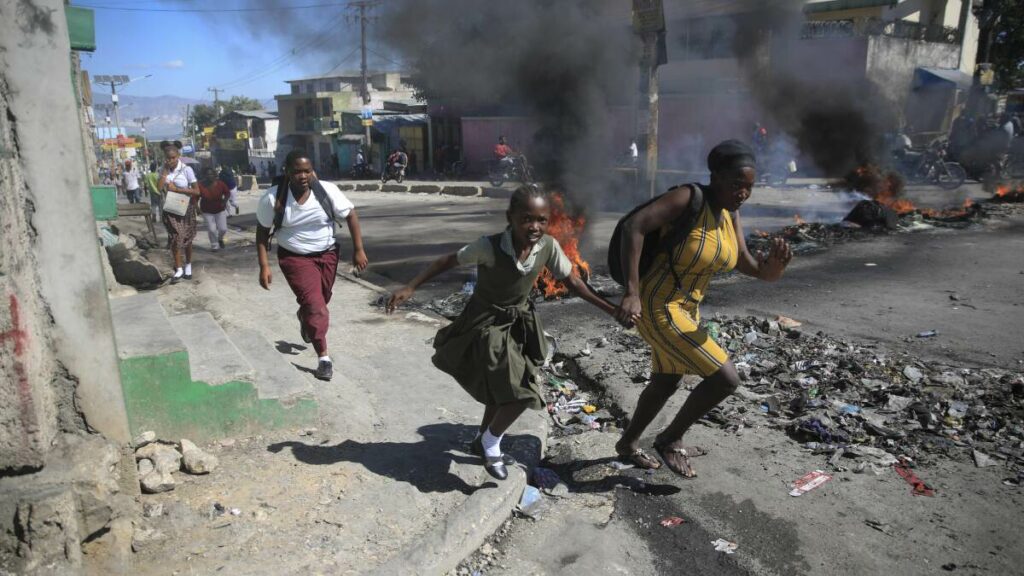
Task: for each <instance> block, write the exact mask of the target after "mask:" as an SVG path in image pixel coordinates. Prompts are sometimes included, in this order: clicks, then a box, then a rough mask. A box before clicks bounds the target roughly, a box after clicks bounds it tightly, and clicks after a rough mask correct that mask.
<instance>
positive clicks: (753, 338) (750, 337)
mask: <svg viewBox="0 0 1024 576" xmlns="http://www.w3.org/2000/svg"><path fill="white" fill-rule="evenodd" d="M743 342H745V343H746V344H753V343H754V342H757V332H754V331H753V330H751V331H750V332H747V333H746V334H744V335H743Z"/></svg>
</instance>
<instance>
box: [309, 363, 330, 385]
mask: <svg viewBox="0 0 1024 576" xmlns="http://www.w3.org/2000/svg"><path fill="white" fill-rule="evenodd" d="M313 376H315V377H316V379H317V380H323V381H325V382H328V381H330V379H331V378H333V377H334V364H331V362H330V360H321V361H320V363H319V364H318V365H317V367H316V372H313Z"/></svg>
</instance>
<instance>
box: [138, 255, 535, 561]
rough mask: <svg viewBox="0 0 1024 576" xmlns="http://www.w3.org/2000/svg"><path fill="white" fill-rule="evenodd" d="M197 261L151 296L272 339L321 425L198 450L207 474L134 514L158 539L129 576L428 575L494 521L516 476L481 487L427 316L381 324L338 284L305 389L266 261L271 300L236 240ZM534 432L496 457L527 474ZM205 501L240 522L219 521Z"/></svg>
mask: <svg viewBox="0 0 1024 576" xmlns="http://www.w3.org/2000/svg"><path fill="white" fill-rule="evenodd" d="M197 264H198V266H197V269H196V272H195V280H194V281H193V282H192V283H190V284H189V283H183V284H179V285H176V286H167V287H165V288H163V289H161V290H160V293H159V298H160V300H161V304H162V305H163V307H164V309H165V310H167V311H168V315H169V316H170V317H171V318H172V319H173V318H174V317H175V316H176V315H184V314H194V313H196V312H200V311H204V310H205V311H208V312H210V313H211V314H212V315H213V317H214V318H215V319H216V321H217V322H218V323H219V324H220V325H221V326H222V327H223V328H224V330H225V332H226V333H227V334H229V335H231V334H234V333H238V332H239V331H246V330H249V331H255V332H257V333H259V334H260V335H261V336H262V337H263V338H264V339H265V340H267V341H269V342H271V343H273V344H274V346H275V348H276V351H277V353H278V354H281V355H282V357H284V358H286V359H287V361H288V362H289V363H290V364H291V365H293V366H294V368H295V371H294V378H300V379H308V380H310V382H311V383H312V384H313V386H314V389H315V396H316V401H317V405H318V406H319V410H320V424H319V425H318V426H317V427H316V429H307V430H286V431H281V432H272V433H267V434H263V435H260V436H256V437H252V438H244V439H242V438H239V439H224V440H221V441H220V442H213V443H211V444H210V445H209V446H208V447H207V448H208V449H209V450H211V451H212V452H214V453H215V454H216V455H217V456H218V457H219V458H220V459H221V468H219V469H218V470H217V471H215V472H214V473H213V474H212V475H210V476H206V477H186V478H185V482H184V483H183V484H181V485H179V486H178V488H177V489H176V490H174V491H173V492H168V493H165V494H159V495H145V496H142V500H143V502H144V503H146V502H160V503H163V504H164V505H165V506H164V513H163V514H162V515H160V516H158V517H157V518H154V519H144V522H145V523H146V524H147V526H148V527H151V528H153V529H155V530H157V531H158V532H159V533H160V534H161V537H162V540H161V541H162V544H161V545H160V546H159V547H157V546H154V547H152V549H149V548H143V550H142V551H141V552H140V553H139V554H137V558H138V560H139V573H142V574H150V573H151V574H156V573H167V568H168V566H174V567H175V568H179V567H180V568H185V567H187V569H188V571H189V573H191V572H195V573H211V572H214V571H216V570H223V569H225V568H226V569H227V570H226V571H225V572H235V573H246V574H253V573H260V574H263V573H266V574H291V573H306V574H308V573H330V574H338V573H345V574H353V573H366V572H374V571H376V572H377V573H382V574H383V573H388V574H413V573H416V574H421V573H430V574H443V573H445V572H447V571H449V570H450V569H452V568H454V567H455V566H456V564H457V563H458V562H459V561H460V560H461V559H462V558H464V557H465V556H466V555H468V554H469V553H470V552H472V551H473V550H474V549H475V548H477V547H478V546H479V545H480V544H481V543H482V542H483V541H484V539H485V538H486V537H487V536H489V535H490V534H491V533H492V532H493V531H494V530H495V529H496V528H497V527H498V526H499V525H500V524H501V523H502V522H503V521H504V520H505V519H506V518H507V517H508V516H509V514H510V513H511V511H512V509H513V507H514V506H515V505H516V504H517V503H518V500H519V497H520V495H521V493H522V490H523V487H524V486H525V481H526V475H525V473H524V472H523V471H522V470H518V469H517V470H515V471H514V473H513V474H510V477H509V479H508V480H506V481H504V482H496V481H494V480H492V479H491V478H490V477H489V476H487V474H486V473H485V471H484V470H483V468H482V467H481V466H480V465H479V463H478V461H477V459H476V458H474V457H472V456H470V455H468V454H467V453H466V452H465V449H466V446H467V444H468V443H469V441H470V440H471V439H472V436H473V434H474V433H475V430H476V425H477V422H478V420H479V417H480V414H481V407H480V406H479V405H477V404H476V403H475V402H474V401H473V400H472V399H471V398H470V397H469V396H468V395H467V394H465V392H463V391H462V390H461V389H460V388H459V386H458V384H457V383H455V382H454V381H453V380H452V379H451V378H449V377H448V376H447V375H445V374H443V373H441V372H440V371H438V370H436V369H435V368H434V367H433V366H432V365H431V363H430V355H431V353H432V351H433V349H432V347H431V346H430V341H431V339H432V338H433V336H434V334H435V332H436V331H437V329H438V328H439V327H440V326H441V325H442V322H443V321H442V320H439V319H436V318H432V317H428V316H426V315H423V314H420V313H416V312H407V313H403V314H397V315H395V316H392V317H388V316H385V315H384V314H383V312H382V310H381V309H380V308H379V307H377V306H376V305H375V302H376V301H377V300H378V299H379V297H380V296H381V294H380V293H379V292H378V291H377V290H375V289H374V287H372V286H370V285H366V284H365V283H363V282H359V281H350V280H346V279H345V278H339V279H338V282H337V284H336V286H335V289H334V299H333V300H332V302H331V305H330V307H331V318H332V319H331V331H330V335H329V342H330V346H331V350H330V354H331V357H332V358H333V359H334V362H335V377H334V380H333V381H332V382H329V383H325V382H319V381H315V380H313V379H312V375H311V371H312V369H313V368H315V366H316V357H315V354H314V353H313V351H312V349H309V348H307V346H306V345H304V344H302V341H301V339H300V338H299V330H298V324H297V322H296V320H295V308H296V305H295V301H294V297H293V295H292V293H291V290H289V288H288V286H287V284H286V282H285V281H284V278H283V276H282V275H281V273H280V271H279V269H278V268H277V265H276V263H273V266H274V268H273V271H274V279H273V285H272V289H271V290H270V291H264V290H263V289H261V288H260V287H259V285H258V283H257V281H256V266H255V255H254V250H253V249H252V246H251V244H250V245H233V246H229V248H228V249H226V250H224V251H221V252H220V253H218V254H216V255H206V254H204V255H203V258H202V263H201V264H199V263H197ZM236 345H237V343H236ZM546 427H547V418H546V415H544V414H540V413H530V414H527V415H526V416H525V417H524V418H523V419H521V421H520V423H519V424H518V427H517V428H515V429H513V431H512V432H511V434H512V442H509V443H508V445H507V446H506V449H507V451H508V452H510V453H512V454H513V455H515V456H516V458H517V459H519V461H520V462H524V463H526V464H527V465H530V466H532V465H533V464H535V463H536V462H537V461H538V460H539V458H540V455H541V454H542V452H543V442H544V441H545V439H546V435H547V430H546ZM214 503H217V504H219V505H221V506H222V507H223V508H225V509H227V510H229V511H230V509H232V508H236V509H237V510H238V512H239V514H238V515H237V516H232V515H231V514H230V513H229V514H219V513H218V512H217V511H216V508H215V507H214ZM184 571H185V570H182V572H184Z"/></svg>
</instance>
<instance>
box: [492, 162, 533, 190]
mask: <svg viewBox="0 0 1024 576" xmlns="http://www.w3.org/2000/svg"><path fill="white" fill-rule="evenodd" d="M487 180H488V181H489V182H490V183H491V186H494V187H495V188H497V187H499V186H501V185H502V184H504V183H505V181H506V180H518V181H520V182H522V183H523V184H530V183H531V182H533V170H531V169H530V164H529V163H528V162H527V161H526V156H524V155H522V154H519V155H517V156H513V157H512V162H502V161H500V160H498V161H495V162H494V164H492V165H491V168H490V170H488V172H487Z"/></svg>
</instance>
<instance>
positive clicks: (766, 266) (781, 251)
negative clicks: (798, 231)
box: [757, 238, 793, 282]
mask: <svg viewBox="0 0 1024 576" xmlns="http://www.w3.org/2000/svg"><path fill="white" fill-rule="evenodd" d="M792 259H793V250H792V249H791V248H790V247H789V243H788V242H786V241H785V240H783V239H782V238H772V243H771V247H770V248H769V250H768V255H767V256H766V257H764V258H763V259H762V260H761V265H760V266H759V267H758V274H757V276H758V278H760V279H761V280H765V281H767V282H774V281H776V280H778V279H779V278H782V273H783V272H785V271H786V266H788V265H789V261H790V260H792Z"/></svg>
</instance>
